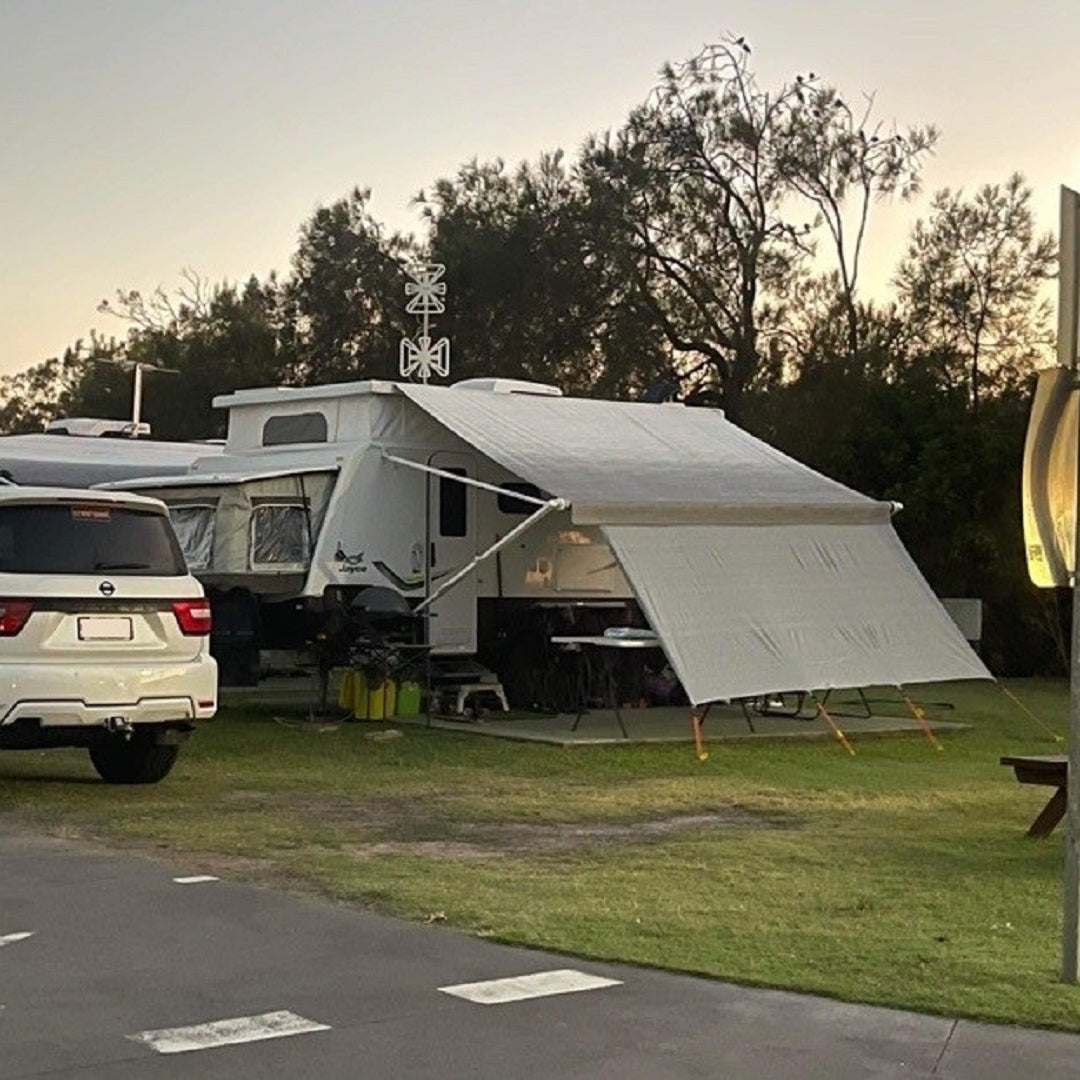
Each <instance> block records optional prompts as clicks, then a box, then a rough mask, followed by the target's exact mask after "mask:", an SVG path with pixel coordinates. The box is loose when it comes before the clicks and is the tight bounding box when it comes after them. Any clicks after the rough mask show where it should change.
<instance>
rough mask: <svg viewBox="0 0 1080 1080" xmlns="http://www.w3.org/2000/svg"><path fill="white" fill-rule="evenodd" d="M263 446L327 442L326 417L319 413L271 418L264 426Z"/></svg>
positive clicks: (293, 414) (292, 414)
mask: <svg viewBox="0 0 1080 1080" xmlns="http://www.w3.org/2000/svg"><path fill="white" fill-rule="evenodd" d="M262 441H263V446H288V445H289V444H290V443H306V442H326V417H325V416H323V414H322V413H318V412H306V413H291V414H286V415H284V416H271V417H270V419H269V420H267V421H266V423H265V424H263V438H262Z"/></svg>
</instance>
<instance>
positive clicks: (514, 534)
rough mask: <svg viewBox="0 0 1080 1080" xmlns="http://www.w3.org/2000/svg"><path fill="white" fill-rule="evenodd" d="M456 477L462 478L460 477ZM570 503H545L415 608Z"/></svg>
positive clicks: (427, 603) (428, 602) (430, 601)
mask: <svg viewBox="0 0 1080 1080" xmlns="http://www.w3.org/2000/svg"><path fill="white" fill-rule="evenodd" d="M456 479H460V477H457V478H456ZM516 497H517V496H515V498H516ZM569 505H570V504H569V503H568V502H567V501H566V500H565V499H551V500H549V501H548V502H546V503H544V504H543V506H541V507H540V509H539V510H537V511H536V513H535V514H530V515H529V517H527V518H526V519H525V520H524V521H522V522H519V523H518V524H517V525H515V526H514V527H513V528H512V529H511V530H510V531H509V532H508V533H507V534H506V535H505V536H503V537H501V538H500V539H498V540H496V541H495V543H494V544H492V545H491V547H489V548H488V549H487V550H486V551H482V552H480V554H479V555H477V556H476V558H475V559H473V560H472V561H471V562H469V563H467V564H466V565H465V566H463V567H462V568H461V569H460V570H459V571H458V572H457V573H456V574H452V575H451V576H450V577H448V578H447V579H446V580H445V581H444V582H443V583H442V584H441V585H440V586H439V587H438V588H437V589H436V590H435V591H434V592H433V593H432V594H431V595H430V596H429V597H427V599H425V600H422V601H421V602H420V603H419V604H418V605H417V606H416V608H415V610H416V611H423V610H424V608H426V607H430V606H431V605H432V604H433V603H435V601H436V600H438V599H439V597H440V596H442V595H443V593H445V592H448V591H449V590H450V589H452V588H453V587H454V586H455V585H456V584H457V583H458V582H459V581H461V580H462V578H466V577H468V576H469V574H471V573H472V572H473V571H474V570H475V569H476V568H477V566H479V565H480V563H482V562H483V561H484V560H485V559H489V558H490V557H491V556H492V555H494V554H495V552H497V551H501V550H502V549H503V548H504V547H506V545H507V544H511V543H513V542H514V541H515V540H516V539H517V538H518V537H519V536H520V535H521V534H522V533H523V532H525V530H526V529H530V528H532V526H533V525H535V524H536V523H537V522H538V521H540V520H541V519H542V518H545V517H547V516H548V514H550V513H551V512H552V511H554V510H565V509H566V508H567V507H568V506H569Z"/></svg>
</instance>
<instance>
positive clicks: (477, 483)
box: [382, 450, 570, 520]
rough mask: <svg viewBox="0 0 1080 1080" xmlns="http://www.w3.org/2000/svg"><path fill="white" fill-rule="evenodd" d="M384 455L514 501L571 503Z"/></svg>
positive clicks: (418, 470)
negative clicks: (538, 496) (524, 492)
mask: <svg viewBox="0 0 1080 1080" xmlns="http://www.w3.org/2000/svg"><path fill="white" fill-rule="evenodd" d="M382 456H383V461H392V462H393V463H394V464H395V465H404V466H405V467H406V468H408V469H416V470H417V472H425V473H431V475H432V476H441V477H442V478H443V479H444V480H456V481H457V482H458V483H459V484H468V485H469V486H470V487H475V488H481V489H483V490H484V491H494V492H495V494H496V495H510V496H511V497H512V498H513V500H514V502H526V503H532V504H533V505H534V506H550V505H551V504H552V503H553V502H561V503H562V504H563V505H562V506H561V507H559V509H560V510H565V509H566V508H567V507H568V506H569V505H570V504H569V503H568V502H567V501H566V500H565V499H538V498H536V496H534V495H522V494H520V493H518V492H516V491H513V492H508V491H507V490H506V489H505V488H501V487H499V486H498V485H496V484H485V483H484V481H483V480H474V479H473V478H472V477H471V476H459V475H458V474H457V473H452V472H447V471H446V470H445V469H436V468H435V466H434V465H423V464H421V463H420V462H419V461H410V460H409V459H408V458H403V457H398V456H397V455H396V454H388V453H387V452H386V451H385V450H384V451H383V454H382ZM530 520H531V519H530Z"/></svg>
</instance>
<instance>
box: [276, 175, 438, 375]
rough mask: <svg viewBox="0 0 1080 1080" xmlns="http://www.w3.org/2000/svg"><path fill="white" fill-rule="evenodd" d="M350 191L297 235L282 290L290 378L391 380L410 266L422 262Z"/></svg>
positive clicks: (406, 327) (404, 327)
mask: <svg viewBox="0 0 1080 1080" xmlns="http://www.w3.org/2000/svg"><path fill="white" fill-rule="evenodd" d="M370 198H371V192H370V191H369V190H365V189H361V188H353V190H352V191H351V192H349V194H348V195H346V196H345V197H344V198H343V199H339V200H338V201H337V202H335V203H334V204H332V205H331V206H328V207H320V208H319V209H318V210H316V211H315V214H314V215H313V216H312V218H311V219H310V221H308V222H307V223H306V224H305V225H304V226H303V228H302V229H301V231H300V244H299V247H298V248H297V251H296V254H295V255H294V256H293V273H292V276H291V278H290V279H289V281H288V283H287V285H286V288H285V301H286V324H287V331H288V334H289V337H290V338H291V341H292V345H293V348H294V351H295V367H294V369H293V371H292V377H293V380H294V381H296V382H300V383H323V382H333V381H335V380H342V379H356V378H363V377H368V378H375V377H378V378H393V377H395V375H396V374H397V356H398V342H399V340H400V339H401V337H402V335H403V334H404V333H405V332H406V331H411V329H412V326H411V325H410V321H407V320H406V316H405V291H404V289H405V282H406V280H407V277H406V273H405V267H406V265H407V264H408V263H410V262H413V261H415V260H416V259H417V258H418V257H419V253H418V251H417V248H416V245H415V243H414V242H413V241H412V239H411V238H410V237H404V236H401V235H399V234H397V233H394V234H392V235H389V236H387V235H386V234H385V232H384V230H383V228H382V226H381V225H379V223H378V222H376V221H375V219H374V218H373V217H372V216H371V214H370V212H369V210H368V202H369V201H370Z"/></svg>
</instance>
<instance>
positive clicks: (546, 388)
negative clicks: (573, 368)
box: [451, 379, 562, 397]
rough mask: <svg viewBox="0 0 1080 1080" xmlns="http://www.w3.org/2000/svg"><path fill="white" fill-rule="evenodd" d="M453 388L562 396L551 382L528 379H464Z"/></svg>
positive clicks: (495, 392)
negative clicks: (529, 380)
mask: <svg viewBox="0 0 1080 1080" xmlns="http://www.w3.org/2000/svg"><path fill="white" fill-rule="evenodd" d="M451 389H452V390H487V391H488V392H489V393H491V394H536V395H539V396H540V397H562V391H561V390H560V389H559V388H558V387H557V386H552V385H551V384H550V383H539V382H528V381H527V380H526V379H462V380H461V382H456V383H454V385H453V386H452V387H451Z"/></svg>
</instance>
